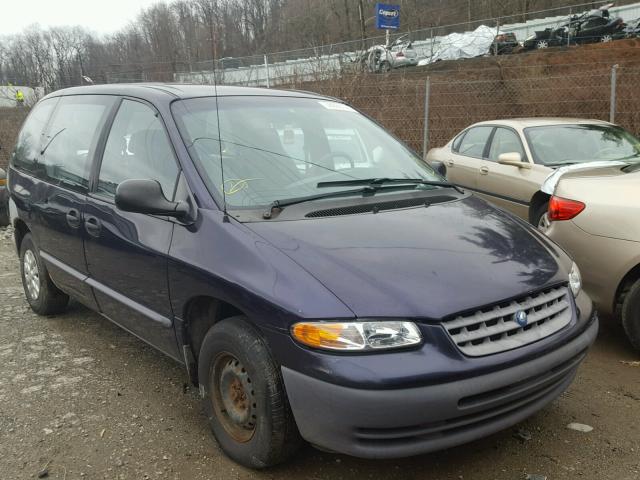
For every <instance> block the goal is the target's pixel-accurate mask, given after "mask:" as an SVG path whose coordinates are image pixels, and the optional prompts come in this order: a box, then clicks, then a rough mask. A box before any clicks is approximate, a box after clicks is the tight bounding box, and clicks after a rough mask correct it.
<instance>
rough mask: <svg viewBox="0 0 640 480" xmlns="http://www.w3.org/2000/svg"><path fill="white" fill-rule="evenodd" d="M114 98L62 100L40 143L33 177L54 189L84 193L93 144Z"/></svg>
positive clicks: (87, 97)
mask: <svg viewBox="0 0 640 480" xmlns="http://www.w3.org/2000/svg"><path fill="white" fill-rule="evenodd" d="M112 103H113V98H112V97H108V96H101V95H78V96H72V97H62V98H61V99H60V102H59V103H58V106H57V107H56V110H55V112H54V113H53V117H52V118H51V121H50V122H49V127H48V128H47V133H46V135H45V138H44V139H43V143H42V152H43V153H42V157H41V158H40V160H39V162H38V165H37V166H36V167H35V174H36V175H37V176H38V177H40V178H42V179H43V180H46V181H48V182H51V183H53V184H55V185H63V186H65V187H69V188H72V189H79V190H86V189H87V188H88V187H89V174H90V170H91V160H92V156H93V152H92V148H94V145H95V140H96V138H97V137H98V135H99V133H100V129H101V127H102V125H103V123H104V120H105V118H106V116H107V113H108V111H109V106H110V105H111V104H112Z"/></svg>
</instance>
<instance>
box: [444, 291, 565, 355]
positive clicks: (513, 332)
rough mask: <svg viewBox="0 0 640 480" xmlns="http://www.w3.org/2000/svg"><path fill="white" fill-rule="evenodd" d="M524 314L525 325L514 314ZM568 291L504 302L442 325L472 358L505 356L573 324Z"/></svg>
mask: <svg viewBox="0 0 640 480" xmlns="http://www.w3.org/2000/svg"><path fill="white" fill-rule="evenodd" d="M519 311H524V312H525V313H526V314H527V323H526V325H524V326H523V325H520V324H518V323H517V322H516V321H515V319H514V314H515V313H516V312H519ZM571 315H572V309H571V299H570V292H569V289H568V288H567V287H565V286H561V287H554V288H548V289H545V290H543V291H541V292H537V293H534V294H531V295H528V296H526V297H523V298H521V299H519V300H514V301H511V302H505V303H502V304H499V305H495V306H493V307H489V308H486V309H481V310H479V311H477V312H474V313H472V314H468V315H460V316H458V317H456V318H454V319H452V320H448V321H445V322H442V325H443V326H444V327H445V328H446V330H447V332H448V333H449V336H450V337H451V339H452V340H453V341H454V342H455V344H456V345H457V346H458V348H459V349H460V350H461V351H462V353H464V354H465V355H468V356H470V357H479V356H482V355H490V354H492V353H499V352H504V351H506V350H512V349H514V348H518V347H521V346H523V345H527V344H529V343H533V342H536V341H538V340H541V339H543V338H545V337H548V336H549V335H552V334H553V333H555V332H557V331H558V330H561V329H562V328H564V327H565V326H567V325H568V324H569V322H570V321H571Z"/></svg>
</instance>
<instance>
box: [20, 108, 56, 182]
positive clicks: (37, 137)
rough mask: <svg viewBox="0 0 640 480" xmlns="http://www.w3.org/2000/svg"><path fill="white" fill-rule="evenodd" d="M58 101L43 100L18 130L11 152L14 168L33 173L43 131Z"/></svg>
mask: <svg viewBox="0 0 640 480" xmlns="http://www.w3.org/2000/svg"><path fill="white" fill-rule="evenodd" d="M58 100H59V98H57V97H55V98H48V99H47V100H43V101H42V102H39V103H38V104H37V105H36V106H35V107H34V108H33V111H32V112H31V113H30V114H29V118H27V121H26V122H25V124H24V125H23V126H22V130H20V134H19V135H18V141H17V142H16V148H15V150H14V151H13V156H12V164H13V165H14V166H15V167H17V168H20V169H23V170H26V171H28V172H33V169H34V165H35V164H36V162H37V161H38V157H39V156H40V149H41V147H42V139H43V138H44V133H45V132H44V130H45V128H46V126H47V122H48V121H49V117H50V116H51V112H53V109H54V108H55V106H56V103H58Z"/></svg>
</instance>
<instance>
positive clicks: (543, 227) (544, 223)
mask: <svg viewBox="0 0 640 480" xmlns="http://www.w3.org/2000/svg"><path fill="white" fill-rule="evenodd" d="M550 226H551V221H550V220H549V214H547V213H544V214H543V215H542V216H541V217H540V219H539V220H538V230H540V231H541V232H543V233H544V232H546V231H547V230H548V229H549V227H550Z"/></svg>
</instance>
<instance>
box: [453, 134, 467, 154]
mask: <svg viewBox="0 0 640 480" xmlns="http://www.w3.org/2000/svg"><path fill="white" fill-rule="evenodd" d="M466 133H467V132H466V131H465V132H462V133H461V134H460V135H458V136H457V137H456V138H455V139H454V140H453V144H451V149H452V150H453V151H454V152H457V151H458V150H460V144H461V143H462V139H463V138H464V136H465V134H466Z"/></svg>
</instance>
